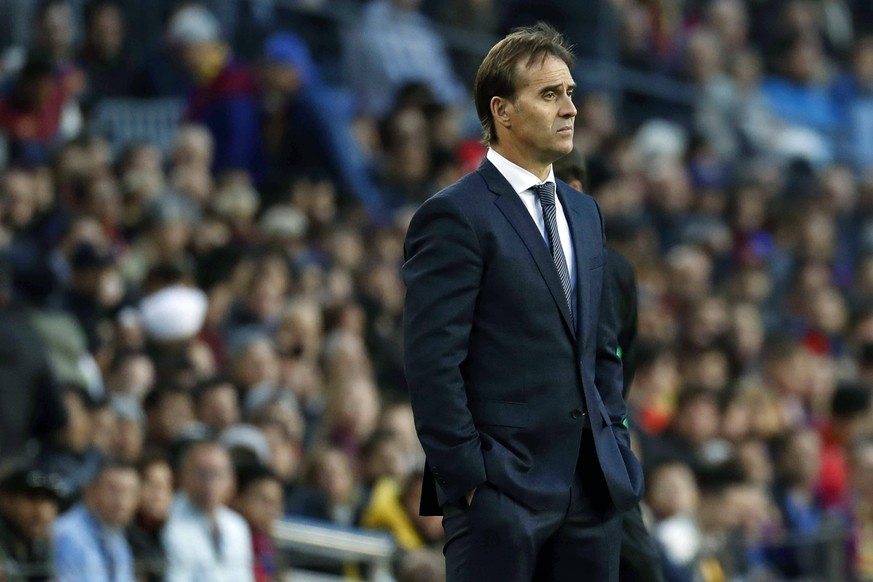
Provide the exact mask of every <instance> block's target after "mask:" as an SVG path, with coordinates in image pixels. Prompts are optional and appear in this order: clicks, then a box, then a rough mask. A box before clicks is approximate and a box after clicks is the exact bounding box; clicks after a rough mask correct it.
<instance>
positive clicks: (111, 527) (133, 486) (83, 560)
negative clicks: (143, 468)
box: [52, 461, 140, 582]
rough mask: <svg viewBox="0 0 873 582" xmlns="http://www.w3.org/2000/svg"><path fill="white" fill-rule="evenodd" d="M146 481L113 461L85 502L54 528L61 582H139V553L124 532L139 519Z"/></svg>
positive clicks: (91, 486)
mask: <svg viewBox="0 0 873 582" xmlns="http://www.w3.org/2000/svg"><path fill="white" fill-rule="evenodd" d="M139 488H140V480H139V475H138V474H137V472H136V468H135V467H133V465H129V464H127V463H123V462H119V461H107V462H106V463H104V464H103V465H102V466H101V467H100V468H99V469H98V471H97V473H96V474H95V475H94V477H93V479H91V481H90V482H89V483H88V485H87V486H86V488H85V495H84V499H83V501H82V502H81V503H79V504H77V505H75V506H73V508H72V509H70V510H69V511H68V512H66V513H65V514H64V515H62V516H61V517H60V518H58V520H57V521H56V522H55V524H54V528H53V532H52V552H53V557H54V564H55V571H56V573H57V576H58V578H59V579H60V580H70V581H71V582H133V580H134V564H133V554H132V552H131V549H130V545H129V544H128V542H127V538H125V536H124V528H126V527H127V525H128V524H129V523H130V521H131V519H133V515H134V512H135V511H136V506H137V502H138V500H139Z"/></svg>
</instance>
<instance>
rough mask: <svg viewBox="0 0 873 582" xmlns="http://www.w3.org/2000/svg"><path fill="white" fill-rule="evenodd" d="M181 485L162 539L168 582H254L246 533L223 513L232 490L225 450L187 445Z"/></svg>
mask: <svg viewBox="0 0 873 582" xmlns="http://www.w3.org/2000/svg"><path fill="white" fill-rule="evenodd" d="M179 485H180V489H179V493H178V495H177V496H176V499H175V500H174V501H173V507H172V509H171V510H170V517H169V519H168V520H167V524H166V525H165V526H164V531H163V533H162V539H163V543H164V548H165V551H166V552H167V559H168V561H169V565H168V569H167V581H168V582H187V581H194V580H198V579H199V578H200V577H201V576H207V577H208V578H209V580H213V581H216V582H219V581H222V580H227V581H231V580H232V581H233V582H238V581H239V582H245V581H251V580H254V563H253V556H252V539H251V535H250V533H249V528H248V526H247V525H246V522H245V520H244V519H243V518H242V517H240V515H239V514H238V513H236V512H235V511H232V510H231V509H228V507H227V503H228V502H229V500H230V496H231V494H232V491H233V487H234V475H233V467H232V466H231V461H230V456H229V454H228V452H227V450H226V449H225V448H224V447H222V446H221V445H219V444H217V443H215V442H209V441H200V442H194V443H191V444H190V445H189V446H188V448H187V449H186V450H185V451H184V452H183V454H182V459H181V461H180V464H179Z"/></svg>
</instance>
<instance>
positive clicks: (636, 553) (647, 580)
mask: <svg viewBox="0 0 873 582" xmlns="http://www.w3.org/2000/svg"><path fill="white" fill-rule="evenodd" d="M621 529H622V532H621V569H620V576H619V579H620V580H621V582H664V575H663V574H662V572H661V559H660V556H659V555H658V548H657V547H655V542H654V540H653V539H652V536H651V535H650V534H649V530H648V529H647V528H646V524H645V523H644V522H643V512H642V511H640V506H639V505H637V506H636V507H634V508H633V509H631V510H630V511H628V512H627V513H625V514H624V515H623V516H622V518H621Z"/></svg>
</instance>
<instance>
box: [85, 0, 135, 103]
mask: <svg viewBox="0 0 873 582" xmlns="http://www.w3.org/2000/svg"><path fill="white" fill-rule="evenodd" d="M84 12H85V13H84V15H83V16H84V26H85V38H84V39H83V42H82V49H81V50H80V51H79V56H78V59H77V61H78V64H79V66H80V67H82V70H83V71H84V73H85V83H86V86H85V96H84V100H85V101H86V102H90V104H93V102H96V101H99V100H100V99H107V98H110V99H111V98H114V97H131V96H133V95H134V94H135V93H136V92H137V90H138V83H139V81H138V80H137V76H138V75H139V74H141V71H140V70H139V67H138V66H137V64H136V63H134V61H133V60H132V59H131V58H130V56H129V54H128V53H127V47H126V46H125V45H126V40H127V39H126V35H127V28H128V26H129V24H128V22H127V21H126V19H125V14H124V11H123V10H122V7H121V5H120V4H119V3H117V2H116V0H99V1H95V2H89V3H88V4H87V6H86V7H85V11H84Z"/></svg>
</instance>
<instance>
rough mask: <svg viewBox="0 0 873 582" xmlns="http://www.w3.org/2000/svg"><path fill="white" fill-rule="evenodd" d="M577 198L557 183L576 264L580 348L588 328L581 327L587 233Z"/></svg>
mask: <svg viewBox="0 0 873 582" xmlns="http://www.w3.org/2000/svg"><path fill="white" fill-rule="evenodd" d="M577 196H582V194H580V193H579V192H577V191H575V190H572V189H570V188H568V187H567V186H564V185H563V183H562V182H558V198H559V199H560V200H561V205H562V206H563V207H564V214H565V215H566V217H567V222H568V223H569V225H570V237H571V238H572V239H573V260H574V261H575V262H576V337H578V338H579V343H580V345H581V346H582V347H584V346H585V341H586V340H587V337H586V334H585V330H586V329H588V328H589V327H590V326H585V325H582V322H584V321H585V307H586V305H587V303H588V284H589V281H588V260H587V259H588V254H587V251H586V247H587V245H586V244H584V243H585V240H586V237H587V233H586V232H585V230H584V218H583V216H582V210H581V208H580V206H579V200H578V198H577Z"/></svg>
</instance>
